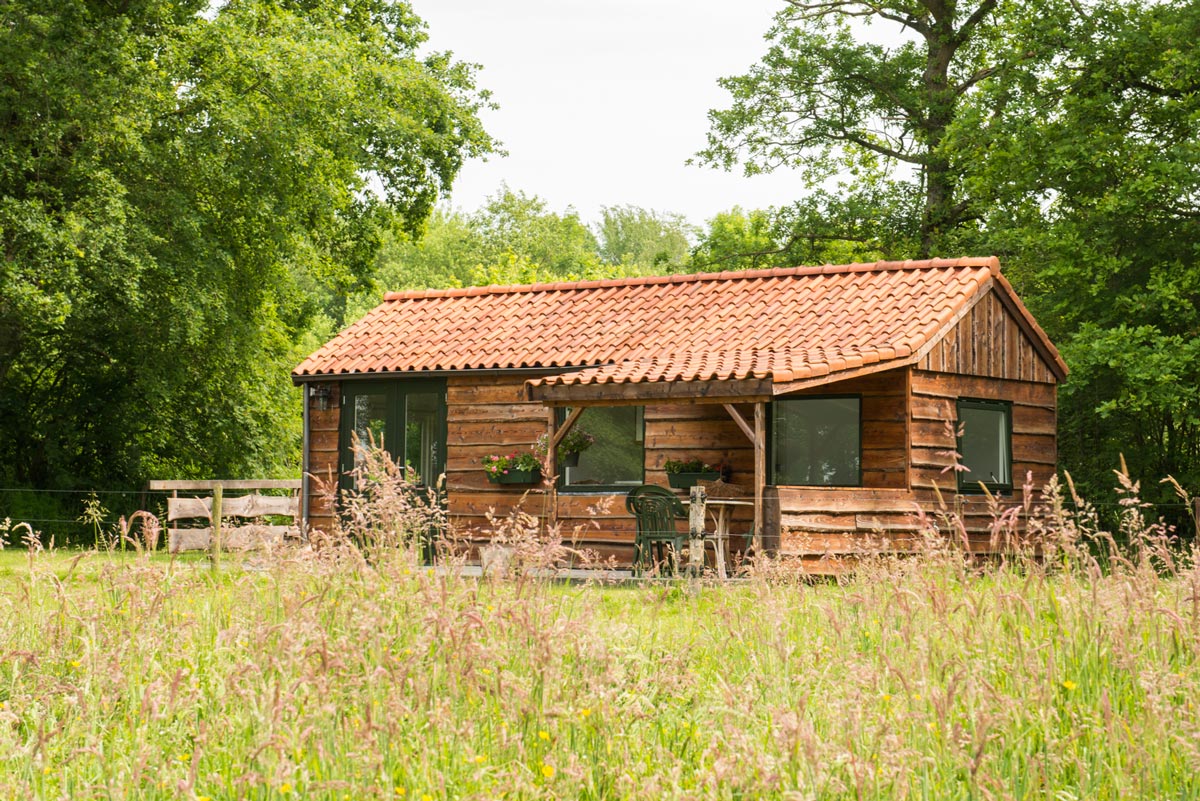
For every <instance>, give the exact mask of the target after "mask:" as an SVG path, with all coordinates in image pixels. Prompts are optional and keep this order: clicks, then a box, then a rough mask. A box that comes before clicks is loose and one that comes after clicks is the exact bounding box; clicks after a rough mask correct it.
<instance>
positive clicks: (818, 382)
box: [774, 354, 917, 396]
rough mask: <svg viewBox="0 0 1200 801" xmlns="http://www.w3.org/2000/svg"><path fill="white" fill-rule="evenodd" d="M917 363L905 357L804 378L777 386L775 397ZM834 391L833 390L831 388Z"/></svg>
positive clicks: (775, 386)
mask: <svg viewBox="0 0 1200 801" xmlns="http://www.w3.org/2000/svg"><path fill="white" fill-rule="evenodd" d="M916 363H917V356H916V354H913V355H911V356H905V357H904V358H903V359H888V360H887V361H882V362H875V363H874V364H865V365H863V366H862V367H852V368H850V369H849V370H838V371H837V372H836V373H826V374H825V375H818V376H813V377H812V378H802V379H800V380H798V381H788V382H786V383H781V384H775V385H774V389H775V395H777V396H778V395H786V394H788V393H791V392H799V391H800V390H802V389H812V388H814V387H825V386H829V385H830V384H836V383H838V382H839V381H849V380H850V379H852V378H863V377H864V376H868V375H874V374H875V373H882V372H886V371H888V370H897V369H899V368H901V367H907V366H909V365H911V364H916ZM831 391H832V388H831Z"/></svg>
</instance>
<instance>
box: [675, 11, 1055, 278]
mask: <svg viewBox="0 0 1200 801" xmlns="http://www.w3.org/2000/svg"><path fill="white" fill-rule="evenodd" d="M1071 8H1072V6H1071V5H1070V4H1069V3H1067V2H1060V1H1059V0H1047V2H1045V3H1039V4H1038V6H1037V8H1036V9H1034V8H1032V7H1028V8H1027V7H1025V6H1022V5H1021V4H1008V3H999V2H998V0H970V1H968V0H963V2H953V3H947V2H941V0H916V2H909V1H908V0H883V1H882V2H878V3H874V2H862V1H861V0H839V1H838V2H823V3H817V2H811V3H810V2H801V0H794V1H793V2H790V3H789V4H788V6H787V7H786V8H785V9H784V10H782V11H780V12H779V14H778V15H777V16H776V18H775V24H774V26H773V27H772V28H771V29H770V31H769V32H768V33H767V39H768V41H769V46H768V49H767V52H766V54H765V55H764V56H763V58H762V60H761V62H760V63H758V64H756V65H754V66H752V67H751V68H750V70H749V71H748V72H747V73H746V74H745V75H742V76H736V77H730V78H725V79H723V80H722V81H721V85H722V86H723V87H724V88H725V89H727V90H728V91H729V92H730V94H731V96H732V101H731V104H730V106H729V107H728V108H726V109H722V110H715V111H712V112H710V113H709V119H710V122H711V129H710V132H709V137H708V147H707V148H705V149H704V150H703V151H701V152H700V153H699V154H698V156H697V158H698V160H699V161H700V162H701V163H705V164H709V165H712V166H716V167H722V168H724V169H732V168H733V167H734V166H736V165H739V164H740V165H742V168H743V170H744V171H745V173H746V174H747V175H753V174H756V173H762V172H769V171H771V170H774V169H777V168H780V167H794V168H799V169H800V170H801V171H802V174H803V177H804V179H805V181H806V183H807V186H808V188H809V189H810V190H817V189H821V188H823V187H827V185H828V184H829V182H831V181H832V180H834V179H835V178H836V179H838V181H840V185H839V186H838V189H837V191H836V192H834V193H828V192H821V193H818V194H816V195H814V196H813V202H815V206H814V209H815V210H818V211H821V210H823V213H821V214H819V217H824V218H826V220H827V221H829V222H833V221H838V222H839V223H840V225H838V226H835V227H834V229H833V230H832V231H828V230H827V231H823V232H820V233H821V235H822V236H827V235H828V234H829V233H835V232H838V231H839V230H840V233H841V234H842V235H843V236H844V237H845V238H846V240H847V241H848V242H851V243H854V242H863V241H869V240H872V239H873V240H876V241H878V242H879V243H880V244H882V245H884V246H886V247H887V248H888V255H890V256H897V257H904V256H913V255H919V256H927V255H929V254H931V253H933V252H934V251H940V250H942V249H943V248H944V245H945V238H946V237H947V236H949V235H951V234H952V233H953V232H954V231H955V230H956V229H958V228H960V227H963V226H970V225H972V223H973V222H974V220H975V219H976V212H975V209H974V205H973V202H972V198H971V197H970V195H969V193H967V192H966V190H965V187H964V174H965V173H966V172H967V171H969V170H970V169H971V168H972V166H973V164H974V163H975V161H976V160H977V159H978V158H979V157H981V156H982V155H983V152H982V151H980V150H977V149H973V148H969V147H967V146H966V144H967V143H971V142H974V141H976V139H974V138H970V137H958V136H957V131H958V129H959V127H960V126H962V125H969V126H970V128H971V130H972V131H975V132H977V131H978V130H979V129H981V128H982V129H985V130H986V129H988V128H989V125H990V121H989V119H988V116H987V109H982V110H981V111H980V112H979V113H972V109H975V108H977V106H976V103H977V100H976V98H977V97H978V96H980V95H981V92H980V91H979V89H980V86H981V85H982V84H983V83H985V82H986V83H987V84H989V85H990V86H992V87H995V88H994V90H993V93H992V94H989V95H988V97H989V98H990V99H993V100H994V98H995V97H996V94H997V93H998V94H1003V92H1005V91H1006V90H1007V89H1008V88H1009V87H1011V86H1013V85H1019V84H1020V83H1021V82H1022V81H1024V80H1027V79H1028V76H1030V75H1032V74H1035V73H1036V71H1037V70H1039V69H1041V68H1044V67H1045V65H1047V64H1051V63H1053V59H1054V57H1055V50H1054V47H1055V46H1057V45H1058V44H1059V43H1060V41H1061V38H1062V37H1061V32H1058V33H1059V35H1058V36H1050V35H1045V34H1046V31H1045V29H1051V30H1054V29H1053V24H1054V23H1056V22H1059V21H1061V20H1063V19H1064V18H1069V16H1070V14H1071V13H1072V11H1071ZM1035 16H1036V17H1037V18H1038V19H1042V20H1048V22H1045V23H1044V24H1043V25H1041V26H1040V27H1035V26H1032V25H1022V24H1019V22H1020V21H1021V20H1024V19H1029V18H1033V17H1035ZM875 26H878V28H880V29H883V33H884V34H885V35H886V36H887V37H888V38H889V39H890V40H895V41H897V42H899V44H894V45H891V46H886V47H885V46H884V45H881V44H877V43H876V41H875V39H877V38H878V37H877V36H876V37H871V36H870V34H872V33H874V28H875ZM1056 32H1057V31H1056ZM1035 34H1036V36H1035ZM989 108H994V106H991V107H989ZM897 194H898V195H900V196H904V197H905V200H904V202H903V203H902V204H901V206H900V208H896V207H895V206H894V203H893V201H894V198H895V196H896V195H897ZM847 195H850V196H851V197H850V203H849V204H842V203H840V202H839V200H840V199H841V198H843V197H845V196H847ZM913 195H915V196H918V197H919V204H918V205H914V204H912V203H911V200H910V198H909V196H913ZM809 205H810V206H812V205H813V203H810V204H809ZM897 211H900V212H901V216H903V217H908V218H911V220H910V222H909V223H908V224H907V225H906V228H907V229H908V230H906V231H905V232H904V233H905V236H903V237H900V238H899V239H896V238H894V237H892V236H887V235H886V234H887V233H888V232H889V231H892V232H893V233H894V229H892V228H891V226H889V225H887V221H888V220H889V219H890V218H893V217H895V216H896V212H897ZM864 212H865V213H864ZM914 212H915V217H914V216H913V215H914ZM810 216H811V215H802V217H810ZM877 216H878V217H881V218H882V219H881V220H879V223H880V224H881V227H882V230H881V231H878V232H876V231H871V232H869V233H868V234H867V237H866V238H865V239H864V236H863V232H862V230H861V226H859V225H854V224H853V221H860V222H861V221H866V222H867V223H868V224H869V225H868V227H872V226H873V225H874V224H875V218H876V217H877ZM812 230H813V229H812V228H811V225H805V226H803V227H801V228H797V229H795V231H794V234H793V236H795V237H796V238H797V239H800V240H802V239H804V238H805V237H806V235H808V234H809V233H810V232H811V231H812Z"/></svg>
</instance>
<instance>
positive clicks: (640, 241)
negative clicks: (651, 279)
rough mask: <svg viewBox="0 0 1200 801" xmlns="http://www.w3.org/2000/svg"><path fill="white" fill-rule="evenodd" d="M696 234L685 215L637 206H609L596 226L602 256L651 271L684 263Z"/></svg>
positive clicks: (604, 258) (679, 265)
mask: <svg viewBox="0 0 1200 801" xmlns="http://www.w3.org/2000/svg"><path fill="white" fill-rule="evenodd" d="M695 233H696V230H695V228H694V227H693V226H691V225H689V224H688V222H687V220H686V219H684V217H683V215H682V214H670V213H660V212H656V211H650V210H648V209H643V208H639V207H637V206H605V207H604V208H603V209H601V211H600V223H599V224H598V225H597V226H596V236H597V238H598V239H599V241H600V258H602V259H603V260H604V261H606V262H607V263H609V264H624V265H630V266H635V267H639V268H643V269H647V270H649V269H663V268H670V267H681V266H683V265H684V264H685V263H686V262H687V259H688V251H689V249H690V246H691V242H690V240H691V238H692V237H693V236H694V235H695Z"/></svg>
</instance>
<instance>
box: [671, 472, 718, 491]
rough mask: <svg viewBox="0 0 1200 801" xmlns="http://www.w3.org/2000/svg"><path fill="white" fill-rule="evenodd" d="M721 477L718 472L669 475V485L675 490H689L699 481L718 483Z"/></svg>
mask: <svg viewBox="0 0 1200 801" xmlns="http://www.w3.org/2000/svg"><path fill="white" fill-rule="evenodd" d="M720 477H721V474H720V473H719V472H717V471H716V470H708V471H705V472H702V473H667V483H669V484H670V485H671V486H672V487H673V488H674V489H689V488H690V487H694V486H696V483H697V482H699V481H716V480H717V479H718V478H720Z"/></svg>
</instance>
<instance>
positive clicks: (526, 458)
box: [480, 451, 542, 477]
mask: <svg viewBox="0 0 1200 801" xmlns="http://www.w3.org/2000/svg"><path fill="white" fill-rule="evenodd" d="M480 463H481V464H482V465H483V469H484V471H485V472H486V473H487V474H488V475H489V476H493V477H499V476H502V475H506V474H507V473H509V472H511V471H514V470H521V471H527V472H534V471H537V470H540V469H541V467H542V465H541V462H539V461H538V460H537V457H536V456H534V455H533V453H532V452H530V451H525V452H523V453H510V454H509V455H508V456H499V455H497V454H489V455H487V456H485V457H483V458H482V459H480Z"/></svg>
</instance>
